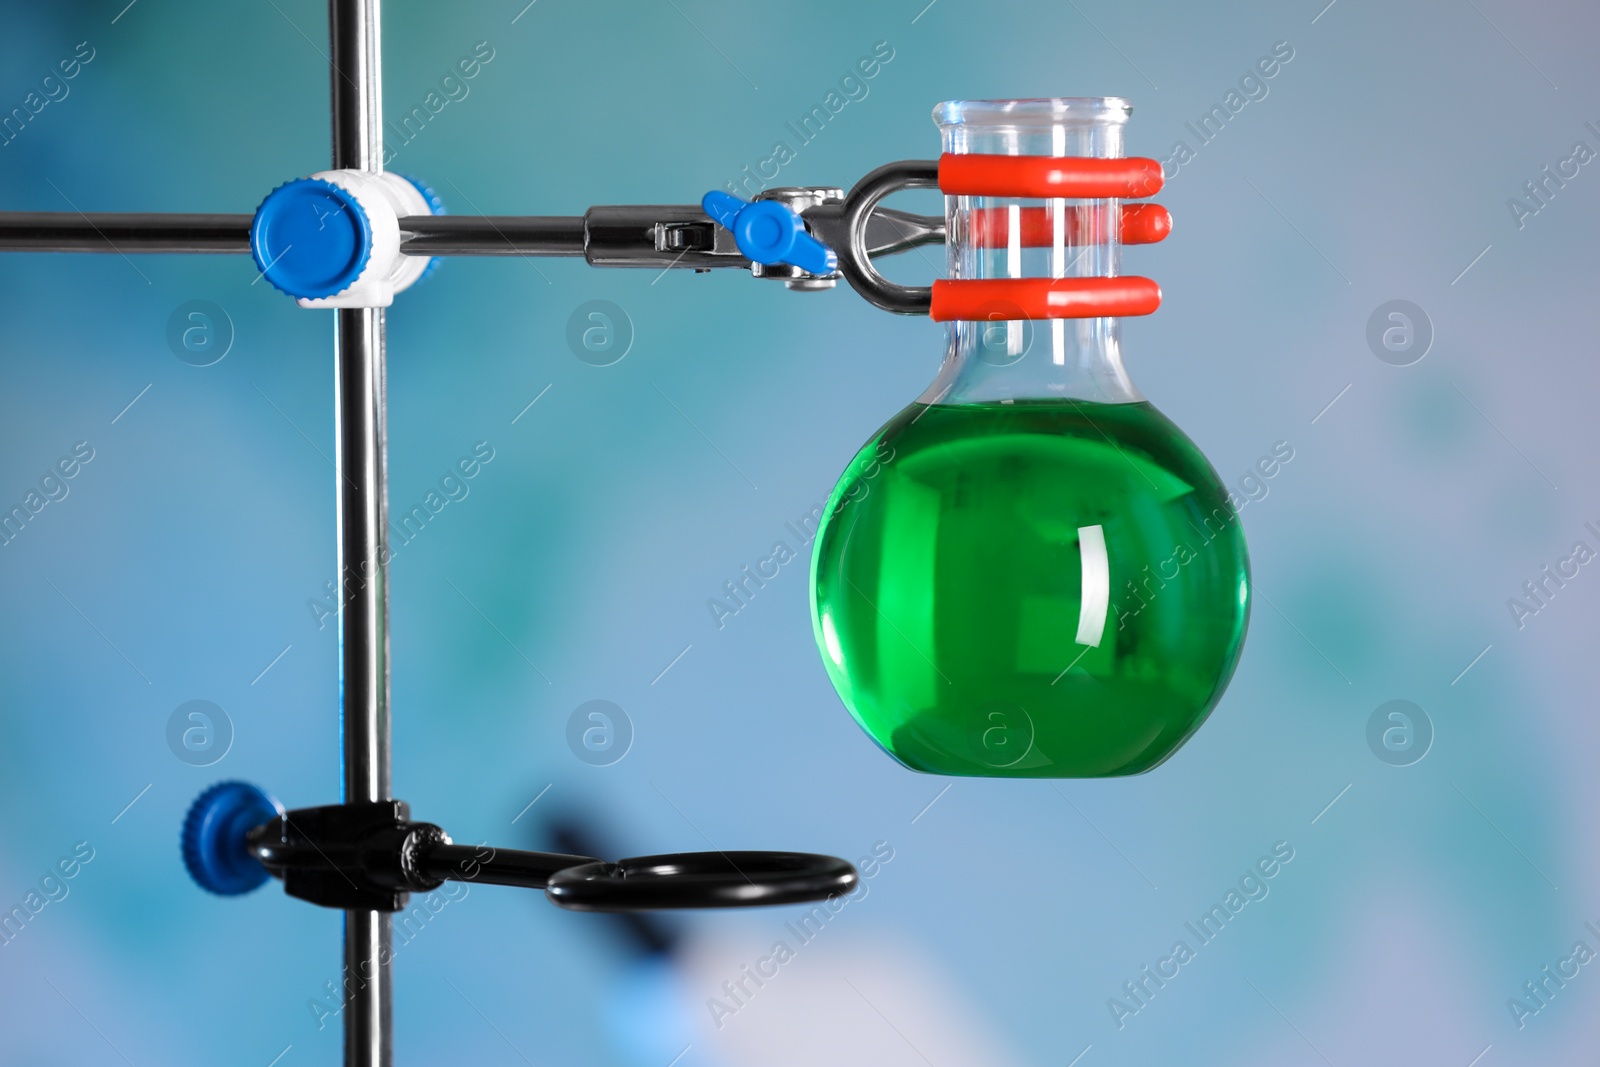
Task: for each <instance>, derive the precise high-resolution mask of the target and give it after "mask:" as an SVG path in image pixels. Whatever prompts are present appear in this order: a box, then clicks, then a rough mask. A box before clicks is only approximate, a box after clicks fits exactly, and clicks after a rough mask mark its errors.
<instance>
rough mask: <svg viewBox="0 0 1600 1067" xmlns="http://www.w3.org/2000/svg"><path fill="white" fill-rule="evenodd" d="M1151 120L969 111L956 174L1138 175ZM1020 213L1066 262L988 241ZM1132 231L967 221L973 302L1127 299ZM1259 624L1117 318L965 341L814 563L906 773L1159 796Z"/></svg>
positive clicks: (864, 689)
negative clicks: (965, 165) (966, 156)
mask: <svg viewBox="0 0 1600 1067" xmlns="http://www.w3.org/2000/svg"><path fill="white" fill-rule="evenodd" d="M1128 110H1129V109H1128V108H1127V105H1126V104H1124V103H1123V102H1121V101H1114V100H1045V101H1019V102H1010V103H952V104H945V105H941V107H940V109H939V111H937V112H936V117H938V119H939V121H940V125H941V127H942V128H943V130H944V135H945V150H946V152H961V151H972V152H985V153H995V154H1013V155H1014V154H1036V155H1052V154H1053V155H1076V156H1090V155H1100V156H1111V155H1116V156H1120V155H1121V128H1122V123H1123V122H1124V121H1125V120H1126V117H1127V114H1128ZM1013 207H1015V208H1018V209H1020V210H1034V211H1039V210H1042V211H1043V212H1045V213H1046V215H1045V218H1046V221H1047V223H1049V222H1050V221H1051V220H1053V219H1054V218H1055V216H1056V215H1060V216H1061V220H1060V223H1058V224H1053V225H1045V226H1044V227H1043V229H1045V230H1046V231H1048V232H1050V233H1051V234H1053V237H1054V240H1053V241H1052V245H1051V246H1046V247H1035V248H1032V249H1021V248H1019V246H1018V244H1017V243H1016V242H1012V243H1011V245H1010V247H1009V248H1007V247H1005V246H1004V243H1003V242H1002V241H1001V240H1000V239H1001V238H1002V237H1004V236H1005V235H1004V234H1000V233H997V232H996V231H995V228H994V227H986V228H985V227H974V226H973V225H972V224H971V220H972V218H973V213H974V212H986V213H987V212H993V211H995V210H997V209H998V210H1001V211H1006V210H1010V209H1011V208H1013ZM1117 209H1118V206H1117V203H1116V202H1115V201H1082V200H1072V201H1045V202H1037V201H1029V202H1018V201H1014V200H1012V201H1006V200H995V199H992V198H981V197H965V196H963V197H948V198H947V223H948V230H949V233H950V234H951V235H952V241H951V248H950V259H951V263H950V265H951V274H952V277H955V278H972V277H1023V276H1025V274H1024V273H1023V272H1025V271H1028V270H1030V269H1032V270H1033V271H1034V272H1035V273H1048V274H1049V276H1051V277H1068V276H1073V274H1074V273H1079V272H1081V273H1082V274H1084V276H1089V275H1100V276H1105V275H1107V274H1115V273H1116V266H1117V256H1116V252H1117V249H1116V240H1115V237H1114V235H1115V234H1116V233H1117V232H1118V228H1117V219H1116V212H1117ZM984 217H985V218H993V217H994V216H993V215H992V214H986V215H984ZM1013 217H1014V218H1015V217H1017V216H1013ZM1017 229H1020V227H1014V228H1013V232H1015V231H1016V230H1017ZM984 231H986V236H983V238H982V239H983V240H985V241H986V242H988V243H987V244H980V243H978V242H976V241H974V240H973V238H974V237H978V236H980V235H982V234H983V233H984ZM1108 235H1111V236H1108ZM995 245H998V246H999V247H993V246H995ZM1074 259H1076V261H1077V263H1076V265H1074V264H1073V260H1074ZM1069 271H1070V272H1072V273H1069ZM1249 600H1250V583H1249V563H1248V559H1247V556H1246V551H1245V543H1244V536H1243V532H1242V530H1241V528H1240V524H1239V518H1238V515H1237V513H1236V512H1235V510H1234V508H1233V506H1232V504H1231V503H1230V502H1229V498H1228V493H1227V491H1226V490H1225V489H1224V488H1223V486H1222V484H1221V482H1220V481H1219V479H1218V478H1217V476H1216V473H1215V471H1213V470H1212V468H1211V466H1210V464H1209V463H1208V462H1207V461H1206V459H1205V457H1204V456H1203V455H1201V453H1200V451H1199V450H1198V449H1197V448H1196V447H1195V445H1194V444H1193V442H1191V441H1190V440H1189V439H1188V438H1187V437H1186V436H1184V434H1183V433H1182V431H1180V430H1179V429H1178V428H1177V427H1176V426H1175V425H1173V423H1172V422H1171V421H1170V420H1168V419H1167V418H1166V417H1165V416H1164V415H1162V414H1161V413H1160V412H1159V411H1157V410H1156V409H1155V408H1154V407H1152V406H1151V405H1150V404H1149V403H1148V402H1146V401H1145V400H1144V399H1143V398H1142V397H1141V396H1140V395H1139V394H1138V392H1137V390H1136V389H1134V387H1133V385H1132V383H1131V381H1129V380H1128V378H1127V375H1126V374H1125V372H1124V371H1123V368H1122V363H1121V354H1120V350H1119V346H1118V327H1117V322H1116V320H1114V319H1104V318H1101V319H1078V320H1053V321H1038V322H1034V321H1018V320H1015V319H1006V318H1004V312H1003V311H1002V312H1001V313H1000V315H998V316H996V317H994V318H990V319H986V320H984V321H966V322H956V323H954V324H953V328H952V337H951V347H950V352H949V355H948V356H947V358H946V360H945V364H944V366H943V368H942V370H941V372H940V375H939V378H938V379H937V380H936V381H935V382H934V384H933V386H932V387H930V389H929V390H928V392H927V393H925V394H924V396H923V397H922V398H921V399H920V400H919V401H918V402H917V403H914V404H912V405H911V406H910V407H908V408H906V409H905V410H904V411H902V412H900V414H898V415H897V416H895V417H894V418H893V419H892V420H890V422H889V423H888V425H886V426H885V427H884V428H883V429H882V430H880V431H879V432H878V434H877V435H876V436H875V437H874V438H873V439H872V440H871V441H869V442H868V443H867V445H866V446H865V447H864V448H863V449H862V450H861V451H860V453H859V454H858V455H857V456H856V458H855V459H854V460H853V461H852V462H851V464H850V466H849V468H848V469H847V470H846V471H845V473H844V475H843V477H842V478H841V479H840V481H839V484H838V486H837V488H835V490H834V492H833V494H832V496H831V497H830V499H829V502H828V505H827V508H826V510H825V513H824V517H823V522H822V525H821V527H820V529H819V531H818V534H817V538H816V547H815V556H814V559H813V581H812V618H813V623H814V626H815V631H816V638H817V644H818V647H819V649H820V650H821V653H822V659H823V662H824V664H825V666H826V668H827V671H828V674H829V677H830V678H831V679H832V681H833V684H834V686H835V688H836V689H837V690H838V692H839V695H840V697H841V698H842V699H843V700H844V703H845V705H846V706H847V707H848V708H849V710H850V713H851V714H852V715H853V716H854V717H855V719H856V721H857V722H858V723H860V725H861V727H862V728H863V729H864V730H866V732H867V733H868V734H869V735H871V737H872V738H873V739H874V740H875V741H877V743H878V744H879V745H880V746H882V747H883V748H884V750H885V751H887V752H888V753H889V754H890V755H892V756H894V758H895V759H897V760H899V761H900V762H901V763H903V764H905V765H906V766H907V767H910V768H912V769H913V770H918V771H926V772H931V773H936V774H948V775H982V776H989V777H1048V778H1066V777H1103V776H1110V775H1125V774H1138V773H1140V772H1142V771H1147V770H1150V769H1151V768H1152V767H1155V766H1156V765H1158V764H1159V763H1161V762H1162V761H1163V760H1165V759H1166V758H1167V757H1169V756H1170V755H1172V753H1173V752H1174V751H1176V750H1177V749H1178V747H1179V746H1180V745H1182V744H1183V742H1184V741H1185V740H1186V739H1187V738H1188V737H1189V736H1190V735H1191V734H1192V733H1193V732H1194V731H1195V730H1196V729H1197V728H1198V727H1199V725H1200V724H1201V722H1203V721H1204V720H1205V718H1206V716H1207V715H1208V714H1209V713H1210V711H1211V709H1212V707H1213V706H1214V705H1215V704H1216V702H1217V700H1218V698H1219V697H1220V695H1221V693H1222V691H1223V689H1224V687H1225V686H1226V685H1227V683H1228V680H1229V678H1230V676H1231V675H1232V673H1233V669H1234V666H1235V664H1236V662H1237V660H1238V655H1239V650H1240V646H1241V644H1242V642H1243V638H1244V632H1245V627H1246V621H1247V619H1248V614H1249Z"/></svg>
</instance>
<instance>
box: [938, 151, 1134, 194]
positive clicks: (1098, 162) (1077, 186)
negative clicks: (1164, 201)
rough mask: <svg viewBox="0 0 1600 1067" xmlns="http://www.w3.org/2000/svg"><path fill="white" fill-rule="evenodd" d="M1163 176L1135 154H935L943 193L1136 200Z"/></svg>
mask: <svg viewBox="0 0 1600 1067" xmlns="http://www.w3.org/2000/svg"><path fill="white" fill-rule="evenodd" d="M1163 180H1164V179H1163V177H1162V174H1161V164H1160V163H1159V162H1157V161H1156V160H1154V159H1145V158H1143V157H1140V156H1129V157H1127V158H1124V159H1086V158H1081V157H1076V156H985V155H958V154H952V153H948V152H947V153H945V154H944V155H942V156H940V157H939V190H940V192H942V193H944V194H945V195H946V196H1003V197H1017V198H1021V199H1034V200H1050V199H1053V198H1057V197H1066V198H1069V199H1080V200H1103V199H1108V198H1116V199H1119V200H1137V199H1139V198H1141V197H1146V196H1154V195H1155V194H1156V193H1159V192H1160V191H1161V185H1162V182H1163Z"/></svg>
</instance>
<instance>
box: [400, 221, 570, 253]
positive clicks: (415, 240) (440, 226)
mask: <svg viewBox="0 0 1600 1067" xmlns="http://www.w3.org/2000/svg"><path fill="white" fill-rule="evenodd" d="M585 243H586V238H585V225H584V219H583V216H582V215H479V216H471V215H412V216H409V217H407V218H403V219H401V220H400V249H401V251H403V252H405V254H406V255H408V256H581V255H583V252H584V245H585Z"/></svg>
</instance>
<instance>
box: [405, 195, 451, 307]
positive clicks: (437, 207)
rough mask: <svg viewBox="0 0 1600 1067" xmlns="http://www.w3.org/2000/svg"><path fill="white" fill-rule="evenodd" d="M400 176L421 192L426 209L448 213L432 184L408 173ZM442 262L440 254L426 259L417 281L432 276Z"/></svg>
mask: <svg viewBox="0 0 1600 1067" xmlns="http://www.w3.org/2000/svg"><path fill="white" fill-rule="evenodd" d="M400 177H402V178H404V179H405V180H406V181H408V182H410V183H411V186H412V188H414V189H416V191H417V192H419V193H421V194H422V199H424V200H426V201H427V202H428V210H429V211H430V212H432V213H433V214H435V215H448V214H450V211H449V209H448V208H446V207H445V206H444V200H443V198H441V197H440V196H439V194H438V193H436V192H434V191H433V186H431V185H429V184H427V183H426V182H424V181H422V180H421V179H420V178H416V177H413V176H412V175H410V174H402V175H400ZM443 262H444V259H443V258H442V257H440V256H432V257H430V258H429V260H428V265H427V266H426V267H424V268H422V273H421V274H420V275H418V276H417V281H419V282H425V281H427V280H428V279H429V278H431V277H433V275H434V272H435V271H437V270H438V269H439V264H441V263H443Z"/></svg>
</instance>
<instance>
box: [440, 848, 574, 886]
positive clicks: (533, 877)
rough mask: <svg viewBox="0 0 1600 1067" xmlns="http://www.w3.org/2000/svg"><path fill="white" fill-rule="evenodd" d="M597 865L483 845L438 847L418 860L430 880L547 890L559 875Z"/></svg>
mask: <svg viewBox="0 0 1600 1067" xmlns="http://www.w3.org/2000/svg"><path fill="white" fill-rule="evenodd" d="M597 862H599V861H598V860H596V859H594V858H593V857H592V856H563V855H560V854H558V853H551V852H521V851H518V850H516V849H509V848H487V847H484V846H480V845H435V846H434V847H433V848H431V849H429V850H428V851H427V852H426V853H425V854H423V855H421V856H419V857H417V871H418V873H419V874H421V875H423V876H424V877H426V878H443V879H445V880H447V881H451V882H488V883H489V884H491V885H511V886H520V887H522V888H524V889H543V888H544V887H545V886H547V885H549V884H550V876H551V875H553V874H555V873H556V872H557V871H564V870H566V869H567V868H569V867H581V866H584V865H585V864H589V863H597Z"/></svg>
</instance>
